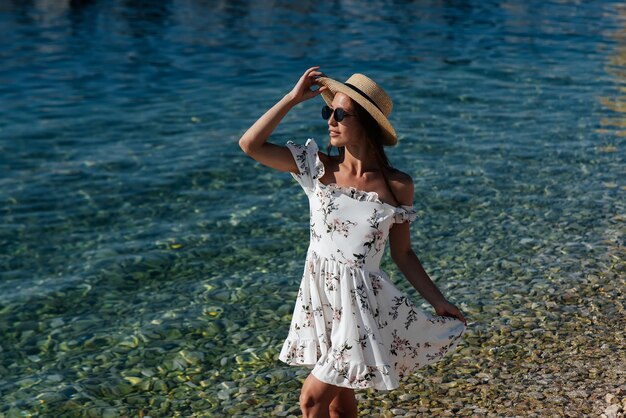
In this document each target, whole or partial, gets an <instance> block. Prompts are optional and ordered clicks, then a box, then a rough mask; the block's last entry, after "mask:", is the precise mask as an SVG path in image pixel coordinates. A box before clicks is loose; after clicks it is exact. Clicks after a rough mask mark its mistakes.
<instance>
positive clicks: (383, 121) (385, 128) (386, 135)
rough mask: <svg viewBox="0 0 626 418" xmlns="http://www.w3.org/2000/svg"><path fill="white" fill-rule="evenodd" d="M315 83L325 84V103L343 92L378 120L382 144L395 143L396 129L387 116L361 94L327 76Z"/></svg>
mask: <svg viewBox="0 0 626 418" xmlns="http://www.w3.org/2000/svg"><path fill="white" fill-rule="evenodd" d="M315 83H316V84H318V85H319V86H320V87H321V86H325V87H326V90H324V91H323V92H322V93H320V94H321V96H322V98H323V99H324V101H325V102H326V104H327V105H329V106H330V105H331V104H332V102H333V99H334V98H335V94H337V93H343V94H345V95H346V96H348V97H350V98H351V99H352V100H354V101H355V102H357V103H358V104H359V105H361V106H362V107H363V108H364V109H365V110H367V112H368V113H369V114H370V115H372V117H373V118H374V119H375V120H376V122H378V125H379V126H380V128H381V130H382V133H383V144H384V145H396V144H397V143H398V136H397V135H396V131H395V130H394V129H393V126H391V123H389V120H388V119H387V117H386V116H385V115H384V114H383V112H381V111H380V109H378V107H376V105H374V104H373V103H372V102H370V101H369V100H368V99H367V98H365V97H364V96H363V95H361V94H359V93H358V92H356V91H355V90H353V89H351V88H350V87H348V86H346V85H345V84H343V83H342V82H340V81H337V80H333V79H332V78H328V77H320V78H318V79H316V80H315Z"/></svg>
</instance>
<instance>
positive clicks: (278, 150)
mask: <svg viewBox="0 0 626 418" xmlns="http://www.w3.org/2000/svg"><path fill="white" fill-rule="evenodd" d="M317 69H319V67H311V68H309V69H308V70H306V71H305V72H304V74H303V75H302V77H300V80H298V83H297V84H296V85H295V87H294V88H293V90H291V91H290V92H289V93H288V94H287V95H285V97H283V98H282V99H281V100H280V101H279V102H278V103H276V104H275V105H274V106H272V108H271V109H270V110H268V111H267V112H265V114H264V115H263V116H261V117H260V118H259V120H257V121H256V122H255V123H254V124H253V125H252V126H251V127H250V128H248V130H247V131H246V132H245V133H244V134H243V136H242V137H241V138H240V139H239V146H240V147H241V149H242V150H243V151H244V152H245V153H246V154H248V155H249V156H250V157H252V158H254V159H255V160H257V161H258V162H260V163H261V164H263V165H266V166H268V167H271V168H275V169H277V170H280V171H291V172H293V173H298V167H297V166H296V162H295V160H294V159H293V156H292V154H291V151H289V149H288V148H287V147H286V146H282V145H277V144H272V143H270V142H267V138H269V136H270V135H271V134H272V132H273V131H274V129H275V128H276V126H278V124H279V123H280V121H281V120H282V119H283V118H284V117H285V115H286V114H287V112H289V111H290V110H291V108H292V107H294V106H295V105H297V104H298V103H300V102H303V101H305V100H308V99H311V98H313V97H315V96H317V95H318V94H320V93H321V92H322V91H324V89H326V87H320V88H319V89H317V90H311V87H312V86H313V85H314V84H315V79H316V78H317V77H319V76H323V74H322V73H321V72H319V71H317Z"/></svg>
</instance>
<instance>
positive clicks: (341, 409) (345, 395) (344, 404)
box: [328, 388, 359, 418]
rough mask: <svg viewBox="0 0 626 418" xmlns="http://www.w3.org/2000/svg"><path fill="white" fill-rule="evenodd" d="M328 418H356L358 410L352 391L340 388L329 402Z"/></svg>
mask: <svg viewBox="0 0 626 418" xmlns="http://www.w3.org/2000/svg"><path fill="white" fill-rule="evenodd" d="M328 410H329V412H330V418H357V416H358V414H359V409H358V406H357V402H356V396H355V395H354V389H350V388H341V390H340V391H339V393H337V395H335V397H334V398H333V400H332V401H331V402H330V405H329V408H328Z"/></svg>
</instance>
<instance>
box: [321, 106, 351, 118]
mask: <svg viewBox="0 0 626 418" xmlns="http://www.w3.org/2000/svg"><path fill="white" fill-rule="evenodd" d="M330 115H333V116H334V117H335V120H336V121H337V122H341V121H342V120H343V118H345V117H346V116H356V115H353V114H350V113H348V112H346V111H345V110H343V109H342V108H340V107H338V108H337V109H335V110H333V109H331V108H330V107H328V106H324V107H323V108H322V117H323V118H324V119H326V120H328V119H329V118H330Z"/></svg>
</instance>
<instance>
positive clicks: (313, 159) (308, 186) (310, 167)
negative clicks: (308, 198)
mask: <svg viewBox="0 0 626 418" xmlns="http://www.w3.org/2000/svg"><path fill="white" fill-rule="evenodd" d="M287 148H289V150H290V151H291V153H292V154H293V159H294V160H295V162H296V165H297V166H298V170H299V171H300V172H299V173H291V175H292V177H293V178H294V179H295V180H296V181H297V182H298V184H300V186H302V188H303V189H304V190H305V192H308V191H310V190H312V189H314V188H315V180H316V179H318V178H320V177H321V176H323V175H324V163H322V161H321V160H320V158H319V156H318V155H317V152H318V147H317V144H316V143H315V141H314V140H313V139H312V138H309V139H307V141H306V143H305V144H304V145H302V144H296V143H294V142H293V141H291V140H290V141H287Z"/></svg>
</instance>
